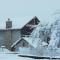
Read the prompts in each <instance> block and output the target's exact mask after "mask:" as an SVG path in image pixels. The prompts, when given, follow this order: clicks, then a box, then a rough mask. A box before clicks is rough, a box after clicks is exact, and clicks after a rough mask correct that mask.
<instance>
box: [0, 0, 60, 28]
mask: <svg viewBox="0 0 60 60" xmlns="http://www.w3.org/2000/svg"><path fill="white" fill-rule="evenodd" d="M59 10H60V0H0V28H5V21H6V20H7V18H11V20H12V21H13V26H14V27H17V28H18V27H19V28H20V26H22V25H23V24H25V23H26V22H28V21H29V20H30V19H31V18H33V17H34V16H37V17H38V18H39V19H40V20H41V21H45V22H48V21H49V20H51V19H50V18H51V17H52V16H53V14H54V13H55V12H56V11H59Z"/></svg>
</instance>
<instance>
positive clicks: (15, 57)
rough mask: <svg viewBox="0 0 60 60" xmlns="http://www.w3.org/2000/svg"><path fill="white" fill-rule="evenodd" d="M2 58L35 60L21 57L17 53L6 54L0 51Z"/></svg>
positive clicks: (0, 57) (8, 59) (3, 59)
mask: <svg viewBox="0 0 60 60" xmlns="http://www.w3.org/2000/svg"><path fill="white" fill-rule="evenodd" d="M0 59H1V60H34V59H32V58H24V57H19V56H17V55H15V54H4V53H0Z"/></svg>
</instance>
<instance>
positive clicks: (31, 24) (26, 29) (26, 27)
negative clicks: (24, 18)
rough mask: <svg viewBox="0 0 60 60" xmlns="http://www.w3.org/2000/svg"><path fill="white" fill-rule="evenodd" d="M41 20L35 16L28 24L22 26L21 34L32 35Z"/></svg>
mask: <svg viewBox="0 0 60 60" xmlns="http://www.w3.org/2000/svg"><path fill="white" fill-rule="evenodd" d="M39 22H40V21H39V19H38V18H37V17H36V16H35V17H34V18H33V19H31V20H30V21H29V22H28V23H27V24H26V25H24V27H22V28H21V35H22V36H23V35H30V34H31V33H32V31H33V30H34V29H35V28H36V26H37V25H38V24H39Z"/></svg>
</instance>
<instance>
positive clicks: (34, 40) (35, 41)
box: [11, 37, 40, 48]
mask: <svg viewBox="0 0 60 60" xmlns="http://www.w3.org/2000/svg"><path fill="white" fill-rule="evenodd" d="M21 39H24V40H26V41H27V42H28V43H29V44H30V45H31V46H33V47H34V48H36V47H37V46H38V42H39V41H40V38H32V37H23V38H20V39H19V40H17V41H16V42H15V43H13V45H12V46H11V47H14V46H16V44H17V43H18V42H20V40H21Z"/></svg>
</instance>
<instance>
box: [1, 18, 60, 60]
mask: <svg viewBox="0 0 60 60" xmlns="http://www.w3.org/2000/svg"><path fill="white" fill-rule="evenodd" d="M24 39H25V40H26V41H27V42H29V43H30V45H32V46H33V47H34V48H35V49H36V51H35V52H37V53H35V55H34V54H25V55H28V56H37V57H45V58H46V57H47V58H48V57H49V59H47V58H46V59H34V58H29V57H21V56H19V55H21V54H20V53H21V52H22V51H20V52H18V53H16V52H11V51H9V50H8V49H6V48H4V46H2V47H1V48H0V59H1V60H12V59H13V60H54V59H55V60H59V59H60V19H57V20H56V21H55V22H54V23H52V24H50V25H49V24H46V25H41V24H39V25H38V26H37V27H36V28H35V30H34V31H33V32H32V33H31V35H30V37H29V38H27V37H24ZM25 52H27V51H26V50H25ZM33 52H34V50H33ZM23 55H24V54H23Z"/></svg>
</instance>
